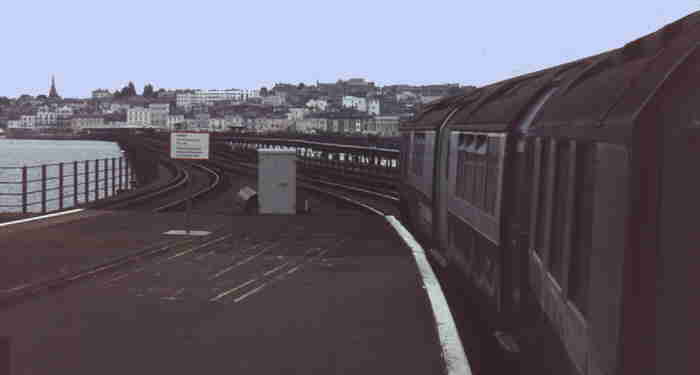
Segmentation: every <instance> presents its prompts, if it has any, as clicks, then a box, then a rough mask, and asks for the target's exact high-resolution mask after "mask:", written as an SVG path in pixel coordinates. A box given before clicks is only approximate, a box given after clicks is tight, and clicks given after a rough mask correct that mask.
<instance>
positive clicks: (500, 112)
mask: <svg viewBox="0 0 700 375" xmlns="http://www.w3.org/2000/svg"><path fill="white" fill-rule="evenodd" d="M699 45H700V12H699V13H694V14H691V15H689V16H687V17H685V18H683V19H681V20H678V21H676V22H674V23H672V24H669V25H667V26H665V27H664V28H662V29H660V30H659V31H657V32H655V33H652V34H650V35H648V36H645V37H643V38H640V39H638V40H635V41H632V42H630V43H628V44H626V45H625V46H623V47H622V48H619V49H615V50H612V51H608V52H605V53H602V54H599V55H596V56H591V57H587V58H584V59H580V60H578V61H574V62H570V63H566V64H562V65H559V66H556V67H553V68H549V69H545V70H542V71H538V72H534V73H531V74H526V75H522V76H519V77H515V78H511V79H508V80H505V81H502V82H498V83H494V84H491V85H488V86H485V87H481V88H479V89H477V90H475V91H473V92H471V93H469V94H466V95H463V96H458V97H450V98H446V99H444V100H441V101H439V102H436V103H434V104H432V105H430V106H428V107H427V108H425V109H424V110H422V111H421V112H420V113H419V114H418V115H416V116H415V117H414V118H413V119H412V120H411V121H409V122H407V123H405V124H403V125H402V128H401V134H402V146H401V161H402V162H401V176H402V184H401V187H400V194H401V199H402V210H403V215H404V217H405V220H406V221H407V222H408V223H409V225H410V226H411V227H412V229H413V231H414V232H415V233H417V234H418V235H419V237H422V239H423V241H424V243H425V244H427V246H426V247H427V248H430V251H429V253H430V254H431V255H432V256H433V257H434V258H435V259H436V260H437V262H438V263H439V264H441V265H442V266H444V267H448V268H452V269H454V270H457V271H458V272H459V274H460V275H461V276H462V277H463V278H462V285H460V287H463V289H464V293H465V294H464V295H465V298H476V299H478V300H479V302H480V305H482V306H484V307H485V308H486V309H487V310H488V311H489V312H490V316H492V317H493V318H492V320H491V321H490V323H489V324H490V325H491V328H492V329H493V330H494V331H496V330H497V331H503V332H506V333H508V334H509V335H510V336H511V337H513V338H515V341H516V342H517V344H518V345H519V346H520V347H521V348H522V350H523V353H536V352H537V353H541V357H542V359H543V360H544V361H550V360H551V365H552V366H551V370H552V372H551V373H553V374H576V375H584V374H585V375H599V374H607V375H613V374H615V375H617V374H624V375H640V374H690V373H700V369H699V368H698V366H697V365H695V364H694V363H693V361H691V360H690V355H691V354H690V353H691V350H693V349H692V348H695V347H697V346H694V345H693V344H694V343H697V342H698V337H700V336H699V335H698V326H699V324H698V323H697V322H696V321H695V320H694V318H693V317H697V316H698V315H699V314H698V312H699V311H698V308H697V305H698V304H697V301H698V299H699V297H698V295H700V292H698V291H696V290H695V287H696V286H698V283H697V281H696V279H693V278H691V275H692V274H694V273H698V272H699V271H700V267H698V256H699V255H698V254H700V224H699V222H698V221H696V220H695V216H697V215H698V213H699V212H700V203H699V202H700V201H699V199H698V193H699V192H700V173H698V170H697V169H696V164H695V163H696V162H698V159H697V158H699V157H700V49H699V48H698V46H699ZM695 362H697V361H695ZM691 366H694V368H691Z"/></svg>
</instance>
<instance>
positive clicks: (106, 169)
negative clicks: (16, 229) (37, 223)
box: [0, 157, 135, 213]
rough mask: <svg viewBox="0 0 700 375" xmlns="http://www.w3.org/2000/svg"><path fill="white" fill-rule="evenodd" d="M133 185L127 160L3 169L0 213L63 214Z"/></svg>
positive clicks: (98, 160) (84, 161) (1, 173)
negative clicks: (53, 212) (60, 212)
mask: <svg viewBox="0 0 700 375" xmlns="http://www.w3.org/2000/svg"><path fill="white" fill-rule="evenodd" d="M133 181H135V178H134V170H133V168H132V166H131V165H130V163H129V162H128V160H127V159H126V158H124V157H122V158H111V159H96V160H83V161H74V162H68V163H55V164H43V165H37V166H24V167H0V212H22V213H30V212H33V213H35V212H41V213H46V212H50V211H56V210H63V209H64V208H68V207H73V206H77V205H79V204H82V203H87V202H94V201H96V200H98V199H104V198H106V197H109V196H112V195H114V194H117V193H118V192H121V191H125V190H129V189H130V188H131V187H132V185H133Z"/></svg>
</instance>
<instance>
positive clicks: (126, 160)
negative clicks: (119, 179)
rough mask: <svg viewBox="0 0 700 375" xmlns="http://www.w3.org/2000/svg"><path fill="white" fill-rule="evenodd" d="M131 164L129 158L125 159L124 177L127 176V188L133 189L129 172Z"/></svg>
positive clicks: (125, 182)
mask: <svg viewBox="0 0 700 375" xmlns="http://www.w3.org/2000/svg"><path fill="white" fill-rule="evenodd" d="M129 164H130V163H129V159H124V177H125V178H126V181H124V184H125V185H126V190H131V175H130V174H129V173H130V172H131V170H130V169H129Z"/></svg>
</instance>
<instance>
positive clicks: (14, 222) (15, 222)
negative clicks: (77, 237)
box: [0, 208, 85, 228]
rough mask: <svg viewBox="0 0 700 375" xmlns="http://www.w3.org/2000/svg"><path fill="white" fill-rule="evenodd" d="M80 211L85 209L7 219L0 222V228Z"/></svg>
mask: <svg viewBox="0 0 700 375" xmlns="http://www.w3.org/2000/svg"><path fill="white" fill-rule="evenodd" d="M81 211H85V209H84V208H76V209H75V210H68V211H62V212H57V213H55V214H48V215H42V216H36V217H30V218H28V219H21V220H15V221H9V222H7V223H2V224H0V228H2V227H7V226H10V225H14V224H22V223H28V222H30V221H36V220H43V219H49V218H52V217H56V216H63V215H70V214H75V213H78V212H81Z"/></svg>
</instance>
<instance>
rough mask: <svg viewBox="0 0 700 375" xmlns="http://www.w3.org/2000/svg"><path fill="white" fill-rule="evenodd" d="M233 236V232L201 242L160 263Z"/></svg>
mask: <svg viewBox="0 0 700 375" xmlns="http://www.w3.org/2000/svg"><path fill="white" fill-rule="evenodd" d="M231 236H232V234H227V235H225V236H223V237H219V238H217V239H215V240H212V241H209V242H206V243H203V244H201V245H199V246H196V247H193V248H191V249H189V250H185V251H182V252H179V253H177V254H175V255H173V256H171V257H169V258H167V259H165V260H164V261H163V262H160V263H164V262H167V261H169V260H172V259H175V258H178V257H181V256H183V255H187V254H189V253H192V252H195V251H197V250H199V249H202V248H205V247H207V246H209V245H211V244H215V243H217V242H221V241H223V240H225V239H227V238H229V237H231Z"/></svg>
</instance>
